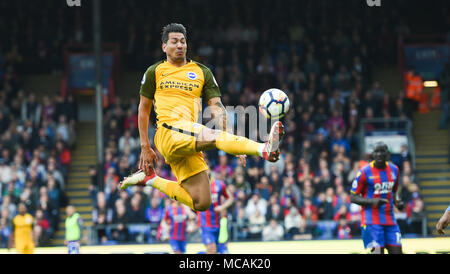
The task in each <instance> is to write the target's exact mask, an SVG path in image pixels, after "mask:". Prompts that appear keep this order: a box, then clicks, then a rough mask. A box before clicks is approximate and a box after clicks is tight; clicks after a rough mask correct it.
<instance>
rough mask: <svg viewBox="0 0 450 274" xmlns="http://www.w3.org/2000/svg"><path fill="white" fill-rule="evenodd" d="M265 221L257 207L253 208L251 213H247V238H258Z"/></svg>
mask: <svg viewBox="0 0 450 274" xmlns="http://www.w3.org/2000/svg"><path fill="white" fill-rule="evenodd" d="M265 223H266V219H265V218H264V215H263V214H261V212H260V211H259V209H255V211H254V212H253V214H250V215H248V238H249V239H259V240H260V239H261V238H262V231H263V227H264V224H265Z"/></svg>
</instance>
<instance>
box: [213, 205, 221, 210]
mask: <svg viewBox="0 0 450 274" xmlns="http://www.w3.org/2000/svg"><path fill="white" fill-rule="evenodd" d="M222 209H223V206H222V205H218V206H216V207H214V211H215V212H221V211H222Z"/></svg>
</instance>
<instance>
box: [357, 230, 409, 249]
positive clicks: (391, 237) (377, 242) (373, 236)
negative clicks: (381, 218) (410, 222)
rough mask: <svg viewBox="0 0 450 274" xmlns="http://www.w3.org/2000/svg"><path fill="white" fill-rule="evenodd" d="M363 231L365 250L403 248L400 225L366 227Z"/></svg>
mask: <svg viewBox="0 0 450 274" xmlns="http://www.w3.org/2000/svg"><path fill="white" fill-rule="evenodd" d="M361 229H362V238H363V242H364V248H370V249H372V248H378V247H380V248H383V247H386V245H390V246H402V235H401V233H400V228H399V227H398V225H365V226H363V227H362V228H361Z"/></svg>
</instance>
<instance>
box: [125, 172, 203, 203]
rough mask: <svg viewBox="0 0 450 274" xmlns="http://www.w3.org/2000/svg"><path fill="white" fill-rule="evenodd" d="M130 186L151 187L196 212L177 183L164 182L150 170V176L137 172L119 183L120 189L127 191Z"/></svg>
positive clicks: (185, 192) (190, 198) (186, 194)
mask: <svg viewBox="0 0 450 274" xmlns="http://www.w3.org/2000/svg"><path fill="white" fill-rule="evenodd" d="M130 186H151V187H154V188H156V189H158V190H160V191H162V192H163V193H165V194H166V195H167V196H169V197H170V198H171V199H172V200H176V201H179V202H180V203H182V204H185V205H187V206H188V207H190V208H192V209H193V210H196V209H195V208H194V202H193V200H192V197H191V195H190V194H189V193H188V192H187V191H186V190H185V189H184V188H183V186H181V185H180V184H179V183H178V182H175V181H170V180H166V179H164V178H161V177H159V176H157V175H156V173H155V171H154V170H153V169H151V173H150V175H148V176H147V175H145V173H144V171H143V170H138V171H136V172H135V173H133V174H131V175H130V176H128V177H125V178H124V179H123V181H121V182H120V183H119V187H120V189H127V188H128V187H130Z"/></svg>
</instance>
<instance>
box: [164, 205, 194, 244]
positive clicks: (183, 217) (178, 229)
mask: <svg viewBox="0 0 450 274" xmlns="http://www.w3.org/2000/svg"><path fill="white" fill-rule="evenodd" d="M188 219H189V216H188V214H187V212H186V210H185V209H184V208H183V207H182V206H174V205H173V204H171V205H169V206H168V207H167V208H166V211H165V213H164V220H165V221H166V222H168V223H170V239H171V240H177V241H185V240H186V228H187V220H188Z"/></svg>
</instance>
